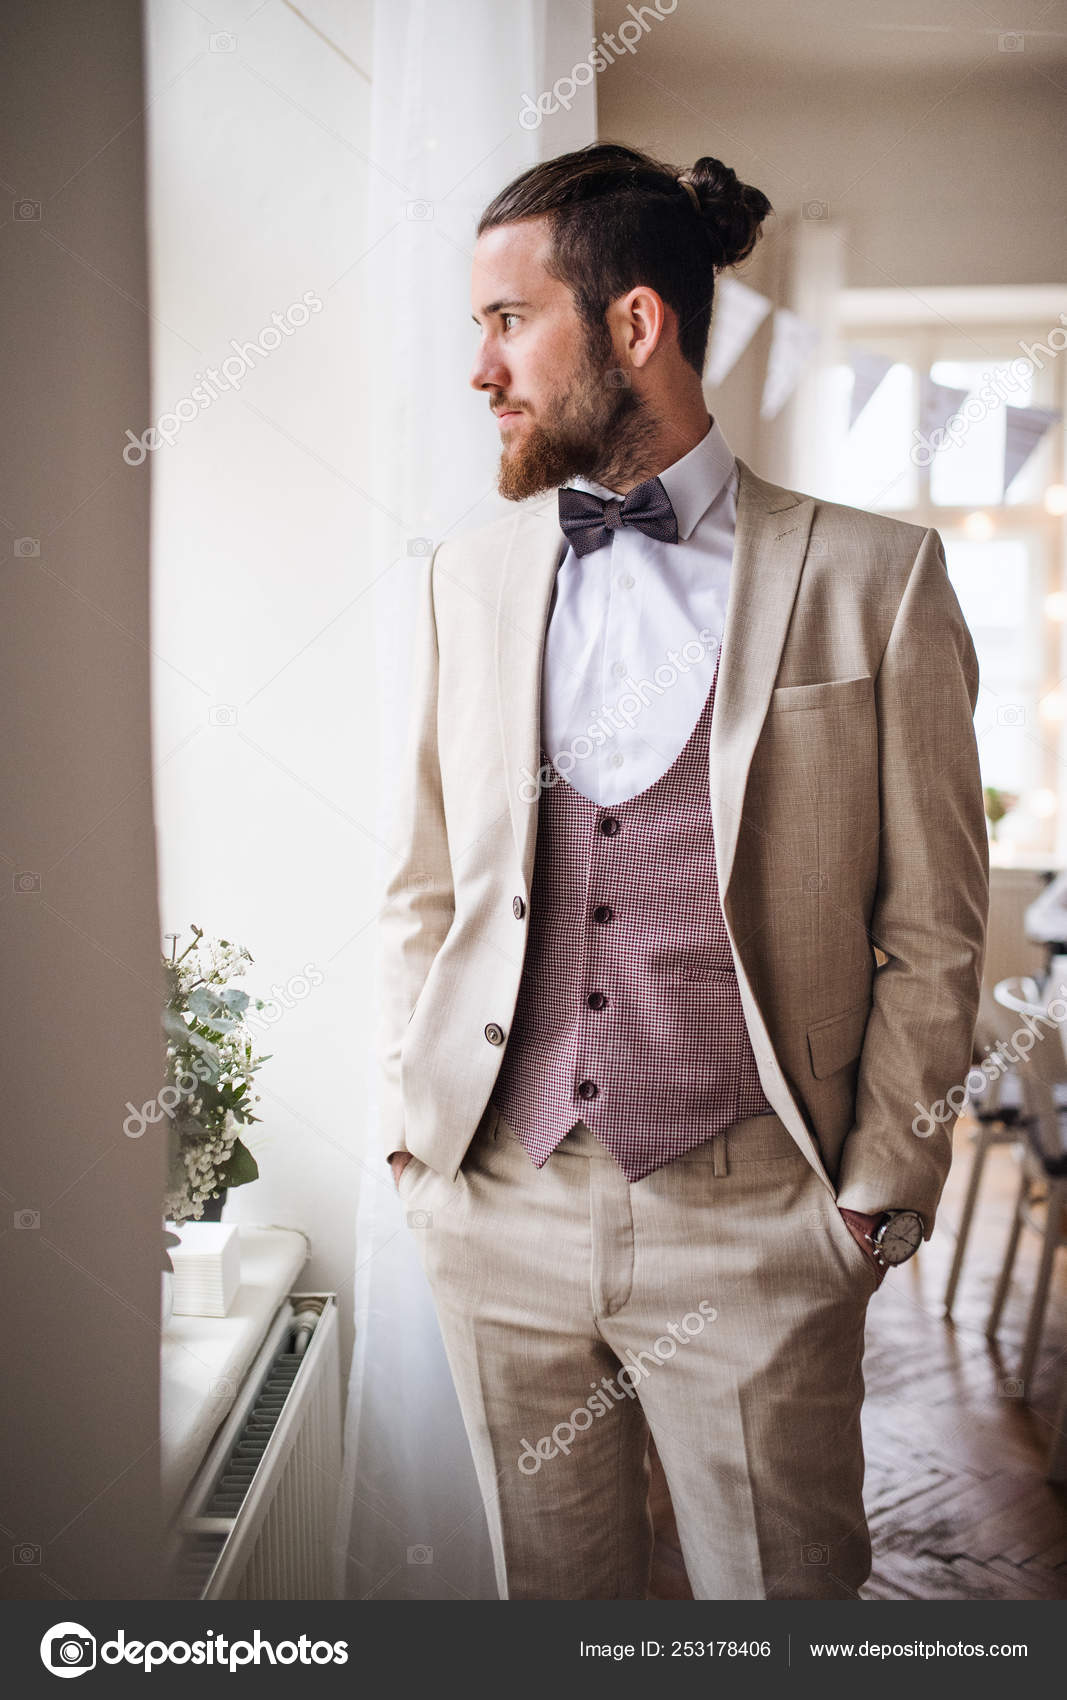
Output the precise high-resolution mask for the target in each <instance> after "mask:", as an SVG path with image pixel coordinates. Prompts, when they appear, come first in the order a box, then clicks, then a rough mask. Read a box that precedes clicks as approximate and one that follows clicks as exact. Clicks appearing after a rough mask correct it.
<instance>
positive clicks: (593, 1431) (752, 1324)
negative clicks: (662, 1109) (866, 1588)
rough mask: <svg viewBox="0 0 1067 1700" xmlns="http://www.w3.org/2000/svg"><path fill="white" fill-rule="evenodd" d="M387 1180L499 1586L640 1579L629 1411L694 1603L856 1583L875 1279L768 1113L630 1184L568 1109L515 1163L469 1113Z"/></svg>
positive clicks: (500, 1129)
mask: <svg viewBox="0 0 1067 1700" xmlns="http://www.w3.org/2000/svg"><path fill="white" fill-rule="evenodd" d="M399 1191H400V1195H401V1199H402V1204H403V1208H404V1211H405V1215H406V1219H407V1222H408V1225H409V1227H410V1228H411V1231H412V1232H413V1233H414V1234H415V1238H416V1241H417V1244H418V1247H419V1252H420V1256H421V1260H422V1263H423V1266H424V1268H425V1270H426V1274H427V1277H428V1280H429V1283H430V1287H431V1291H432V1293H433V1298H434V1304H435V1308H436V1311H437V1316H438V1320H439V1323H440V1327H441V1333H442V1337H443V1340H444V1345H445V1350H446V1352H447V1354H448V1360H449V1364H450V1367H451V1371H452V1374H453V1377H454V1380H455V1385H456V1391H457V1394H458V1397H459V1402H460V1407H461V1410H462V1413H463V1419H464V1423H465V1425H466V1429H467V1434H468V1436H469V1439H470V1445H471V1450H472V1453H473V1457H474V1464H475V1468H476V1470H477V1474H478V1480H479V1484H480V1488H481V1493H482V1497H483V1500H484V1503H485V1508H486V1515H487V1518H488V1524H489V1533H490V1538H491V1541H492V1546H493V1554H494V1559H495V1565H496V1574H497V1583H498V1587H499V1590H500V1597H501V1598H502V1599H553V1600H556V1599H643V1598H645V1597H646V1594H647V1587H648V1578H649V1568H650V1562H651V1551H652V1530H651V1523H650V1517H649V1512H648V1505H647V1487H648V1462H647V1454H648V1436H649V1431H650V1430H651V1433H652V1435H653V1436H654V1438H655V1442H656V1447H657V1450H658V1452H659V1455H660V1458H661V1459H662V1462H663V1467H664V1470H665V1473H666V1476H667V1480H668V1483H669V1486H670V1492H671V1500H672V1502H673V1505H674V1510H675V1515H676V1517H677V1522H678V1531H679V1535H680V1538H681V1544H682V1551H683V1555H684V1558H685V1563H686V1569H687V1571H688V1574H689V1580H690V1584H691V1586H692V1589H693V1593H694V1595H695V1597H696V1598H697V1599H700V1600H745V1599H757V1600H759V1599H853V1598H856V1597H857V1595H858V1590H859V1587H860V1585H861V1583H862V1582H863V1581H864V1580H865V1579H866V1577H867V1576H868V1574H869V1572H870V1539H869V1535H868V1530H867V1523H866V1518H865V1516H864V1510H863V1499H862V1487H863V1469H864V1459H863V1447H862V1441H861V1436H860V1407H861V1404H862V1400H863V1375H862V1369H861V1364H862V1358H863V1345H864V1322H865V1317H866V1310H867V1302H868V1300H869V1299H870V1297H871V1295H872V1293H873V1292H874V1291H875V1290H876V1288H877V1285H878V1276H877V1273H876V1271H875V1269H874V1267H873V1264H872V1262H871V1261H870V1260H869V1259H868V1258H867V1257H866V1255H865V1254H864V1252H863V1251H862V1250H861V1249H860V1247H859V1246H858V1245H857V1244H856V1242H855V1240H854V1239H853V1238H852V1236H851V1234H850V1233H849V1230H848V1228H847V1227H846V1225H845V1223H844V1221H843V1220H842V1218H841V1216H840V1215H839V1213H838V1210H837V1207H836V1205H835V1203H834V1200H833V1198H832V1196H831V1194H830V1192H829V1191H828V1190H827V1188H826V1187H825V1186H824V1185H823V1184H822V1183H821V1182H820V1180H819V1177H818V1176H817V1175H816V1174H815V1172H814V1170H813V1169H812V1168H811V1166H810V1165H809V1163H808V1162H807V1160H806V1159H805V1158H804V1156H803V1154H802V1153H801V1151H800V1150H799V1148H798V1147H797V1145H796V1142H795V1141H794V1139H793V1138H792V1136H791V1135H790V1133H789V1132H788V1130H787V1128H786V1127H785V1126H784V1124H783V1123H782V1121H781V1120H780V1119H779V1117H778V1116H777V1115H767V1116H758V1117H753V1118H750V1119H748V1120H745V1121H740V1122H736V1123H735V1124H734V1125H733V1126H732V1127H730V1128H728V1129H727V1130H726V1132H725V1133H722V1134H719V1135H717V1136H716V1137H715V1139H713V1140H710V1141H708V1142H706V1143H705V1144H703V1145H701V1146H699V1147H698V1148H697V1149H696V1150H695V1151H692V1152H689V1153H687V1154H686V1155H684V1156H682V1157H678V1158H675V1159H674V1160H673V1161H672V1162H670V1163H668V1164H666V1165H665V1166H664V1167H663V1168H660V1169H657V1170H656V1171H655V1172H654V1173H653V1174H651V1175H647V1176H645V1178H644V1179H643V1180H640V1181H635V1182H633V1183H630V1182H628V1181H627V1179H626V1177H625V1175H624V1174H623V1173H622V1170H621V1169H620V1168H619V1167H618V1165H617V1164H616V1163H615V1161H614V1159H613V1158H612V1157H611V1156H610V1155H609V1153H608V1152H607V1151H606V1150H605V1148H604V1147H603V1146H602V1145H601V1144H600V1143H599V1142H598V1141H597V1139H596V1138H595V1137H594V1135H593V1134H592V1132H591V1131H590V1130H589V1129H588V1128H587V1127H586V1126H585V1125H584V1123H580V1124H579V1125H578V1127H576V1128H575V1129H573V1130H572V1132H571V1133H570V1134H568V1136H567V1138H566V1139H565V1140H564V1141H563V1143H562V1144H561V1145H560V1146H558V1147H557V1149H556V1150H555V1151H554V1152H553V1154H552V1156H551V1157H550V1158H549V1159H548V1162H547V1163H546V1164H545V1166H544V1168H543V1169H540V1170H538V1169H536V1168H535V1167H534V1165H533V1163H532V1162H531V1160H530V1158H529V1156H528V1155H527V1153H526V1151H525V1150H524V1148H523V1147H522V1145H521V1144H520V1143H519V1141H518V1139H517V1138H516V1137H515V1135H514V1133H513V1132H512V1131H511V1129H510V1128H509V1127H508V1125H507V1123H506V1122H504V1121H503V1120H502V1118H501V1117H499V1115H498V1114H497V1112H496V1111H495V1110H493V1109H492V1107H490V1109H489V1110H488V1111H487V1112H486V1115H485V1116H484V1117H483V1119H482V1123H481V1125H480V1127H479V1129H478V1132H477V1133H476V1135H475V1138H474V1140H473V1141H472V1143H471V1146H470V1148H469V1150H468V1152H467V1155H466V1157H465V1158H464V1161H463V1164H462V1167H461V1169H460V1172H459V1174H458V1176H457V1178H456V1180H455V1182H452V1181H450V1180H448V1179H447V1178H446V1177H444V1176H442V1175H440V1174H439V1173H438V1172H437V1171H436V1170H433V1169H430V1168H428V1167H427V1165H426V1164H425V1163H422V1162H420V1161H419V1160H418V1159H417V1158H412V1159H411V1160H410V1161H409V1162H408V1164H407V1165H406V1166H405V1168H404V1170H403V1173H402V1174H401V1177H400V1186H399Z"/></svg>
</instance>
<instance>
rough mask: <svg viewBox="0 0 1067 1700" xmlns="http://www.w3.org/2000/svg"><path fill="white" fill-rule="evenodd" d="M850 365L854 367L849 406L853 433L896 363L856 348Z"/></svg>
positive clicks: (881, 355) (849, 420)
mask: <svg viewBox="0 0 1067 1700" xmlns="http://www.w3.org/2000/svg"><path fill="white" fill-rule="evenodd" d="M848 363H849V365H850V366H851V367H852V397H851V400H850V401H849V404H848V428H849V430H850V431H851V429H852V427H853V425H855V423H856V420H857V419H858V418H859V416H860V414H861V413H862V412H863V409H864V408H865V407H866V405H867V403H868V402H869V401H870V399H871V397H872V395H873V394H874V392H875V390H876V389H877V388H878V386H879V384H880V383H881V381H882V379H883V378H884V377H885V375H886V373H887V372H888V371H889V369H890V367H891V366H892V365H893V364H894V362H893V361H892V360H887V359H886V357H885V355H884V354H875V353H874V352H873V350H871V349H869V348H854V349H853V350H852V353H851V354H850V355H849V358H848Z"/></svg>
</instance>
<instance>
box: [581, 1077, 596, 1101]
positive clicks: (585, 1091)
mask: <svg viewBox="0 0 1067 1700" xmlns="http://www.w3.org/2000/svg"><path fill="white" fill-rule="evenodd" d="M599 1091H600V1088H599V1086H597V1084H596V1082H595V1081H592V1080H583V1081H582V1083H581V1085H580V1086H579V1088H578V1096H579V1098H585V1099H589V1098H595V1097H596V1096H597V1094H598V1093H599Z"/></svg>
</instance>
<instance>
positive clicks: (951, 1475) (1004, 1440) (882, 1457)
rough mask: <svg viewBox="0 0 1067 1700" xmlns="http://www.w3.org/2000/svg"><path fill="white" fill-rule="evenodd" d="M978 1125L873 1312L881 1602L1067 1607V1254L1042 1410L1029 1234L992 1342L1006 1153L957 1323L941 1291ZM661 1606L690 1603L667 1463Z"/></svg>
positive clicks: (994, 1157)
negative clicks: (929, 1232)
mask: <svg viewBox="0 0 1067 1700" xmlns="http://www.w3.org/2000/svg"><path fill="white" fill-rule="evenodd" d="M969 1126H970V1124H969V1123H968V1122H965V1121H961V1122H960V1123H959V1125H958V1127H957V1129H956V1148H955V1160H954V1162H953V1166H952V1171H951V1173H950V1176H949V1180H948V1184H947V1186H946V1188H945V1194H944V1199H943V1202H942V1205H941V1209H940V1212H939V1215H938V1221H937V1226H936V1228H935V1230H934V1236H933V1238H932V1239H931V1240H930V1241H929V1243H928V1244H926V1245H924V1246H923V1247H922V1249H921V1250H920V1251H919V1252H918V1254H917V1255H916V1256H915V1257H914V1258H913V1259H912V1260H911V1262H910V1263H909V1264H907V1265H906V1266H905V1267H903V1268H901V1269H898V1270H894V1271H891V1272H890V1274H889V1275H888V1276H887V1277H886V1279H885V1281H884V1282H883V1284H882V1286H881V1288H880V1289H879V1290H878V1292H877V1293H876V1294H875V1296H874V1298H873V1299H872V1301H871V1305H870V1308H869V1310H868V1313H867V1350H866V1355H865V1357H864V1377H865V1379H866V1383H867V1399H866V1404H865V1406H864V1421H863V1433H864V1449H865V1452H866V1457H867V1475H866V1485H865V1489H864V1499H865V1503H866V1506H867V1515H868V1519H869V1522H870V1526H871V1537H872V1542H873V1546H874V1567H873V1570H872V1573H871V1577H870V1580H869V1581H868V1582H867V1584H866V1585H865V1587H864V1589H863V1597H864V1598H865V1599H872V1600H900V1599H919V1600H939V1599H942V1600H979V1599H1005V1600H1029V1599H1063V1598H1065V1597H1067V1489H1065V1488H1064V1487H1063V1486H1058V1487H1057V1486H1053V1485H1052V1483H1050V1482H1048V1481H1047V1480H1046V1479H1045V1468H1046V1459H1047V1453H1048V1447H1049V1441H1050V1438H1051V1435H1052V1424H1053V1418H1054V1415H1055V1412H1056V1406H1057V1400H1058V1397H1059V1393H1060V1388H1061V1385H1062V1378H1063V1376H1064V1375H1065V1374H1067V1248H1065V1249H1061V1250H1060V1251H1059V1252H1058V1253H1057V1258H1056V1265H1057V1266H1056V1273H1055V1278H1054V1282H1053V1288H1052V1292H1051V1294H1050V1297H1049V1306H1048V1314H1047V1319H1046V1323H1045V1333H1044V1337H1043V1341H1042V1350H1041V1356H1040V1359H1039V1364H1038V1369H1037V1371H1036V1373H1035V1377H1034V1385H1033V1390H1032V1393H1031V1399H1030V1402H1029V1404H1023V1403H1022V1401H1021V1399H1020V1398H1019V1397H1018V1389H1017V1383H1016V1382H1015V1370H1016V1367H1017V1364H1018V1357H1019V1350H1020V1347H1021V1344H1022V1338H1023V1332H1024V1329H1025V1325H1026V1316H1027V1309H1028V1304H1029V1294H1030V1292H1031V1290H1032V1281H1033V1274H1034V1270H1035V1267H1036V1262H1037V1252H1038V1241H1037V1236H1036V1235H1035V1234H1031V1233H1028V1232H1025V1231H1024V1235H1023V1239H1022V1242H1021V1244H1020V1248H1019V1254H1018V1258H1017V1262H1016V1279H1015V1282H1014V1285H1013V1292H1012V1295H1011V1297H1010V1298H1009V1300H1008V1303H1007V1305H1006V1307H1005V1310H1004V1315H1003V1317H1002V1320H1001V1328H1000V1333H999V1335H998V1338H997V1341H996V1342H995V1344H994V1343H991V1342H990V1341H987V1340H986V1338H985V1332H984V1331H985V1324H986V1318H987V1316H988V1312H989V1306H990V1300H991V1297H992V1292H993V1287H994V1284H995V1282H996V1278H997V1275H998V1273H999V1270H1000V1264H1001V1259H1002V1257H1003V1251H1004V1244H1005V1240H1006V1237H1007V1232H1008V1226H1009V1223H1010V1221H1011V1210H1012V1204H1013V1201H1014V1196H1015V1187H1016V1177H1017V1169H1016V1165H1015V1161H1014V1159H1013V1157H1012V1154H1011V1149H1010V1147H1008V1146H994V1148H993V1150H992V1151H991V1152H990V1155H989V1158H988V1161H987V1164H986V1171H985V1178H984V1181H983V1190H982V1194H981V1196H980V1199H979V1205H978V1211H977V1214H976V1219H975V1223H974V1225H973V1227H972V1230H971V1239H970V1244H969V1246H968V1250H967V1260H966V1262H965V1263H964V1266H963V1275H962V1277H961V1280H960V1286H959V1290H958V1292H957V1296H956V1303H955V1306H954V1315H953V1320H952V1321H951V1322H948V1321H946V1319H945V1317H944V1313H943V1308H942V1302H941V1300H942V1294H943V1292H944V1288H945V1281H946V1279H947V1275H948V1266H949V1263H950V1261H951V1258H952V1254H953V1251H954V1248H955V1229H956V1223H957V1221H958V1219H959V1209H960V1204H961V1201H962V1198H963V1193H964V1189H965V1186H966V1181H967V1175H968V1171H969V1168H970V1161H971V1146H970V1143H969V1141H968V1138H967V1133H968V1131H969ZM653 1470H654V1474H653V1506H654V1513H655V1518H656V1557H655V1566H654V1573H653V1597H655V1598H658V1599H688V1598H690V1597H691V1595H690V1592H689V1585H688V1582H687V1579H686V1575H685V1566H684V1563H683V1561H682V1555H681V1552H680V1550H679V1547H678V1537H677V1532H676V1530H675V1527H674V1518H673V1515H672V1512H671V1507H670V1500H669V1497H668V1495H667V1490H666V1485H665V1483H664V1481H663V1477H662V1473H661V1471H660V1470H659V1468H658V1465H657V1464H656V1463H655V1460H654V1461H653Z"/></svg>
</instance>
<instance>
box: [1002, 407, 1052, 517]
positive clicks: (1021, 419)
mask: <svg viewBox="0 0 1067 1700" xmlns="http://www.w3.org/2000/svg"><path fill="white" fill-rule="evenodd" d="M1060 418H1061V414H1060V412H1059V410H1058V409H1057V408H1054V407H1011V406H1010V405H1009V406H1008V407H1006V408H1005V409H1004V420H1005V424H1004V491H1003V494H1004V495H1005V496H1006V495H1007V493H1008V486H1009V484H1010V483H1011V481H1012V479H1013V478H1014V477H1015V476H1016V474H1017V473H1019V472H1021V471H1022V469H1023V467H1024V466H1025V465H1026V463H1027V461H1028V460H1029V459H1030V456H1031V455H1032V454H1033V452H1034V450H1035V449H1036V448H1037V445H1038V443H1039V442H1040V441H1041V439H1042V437H1043V436H1044V435H1045V432H1046V431H1050V430H1051V429H1052V427H1053V425H1055V424H1056V422H1057V421H1058V420H1059V419H1060Z"/></svg>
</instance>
